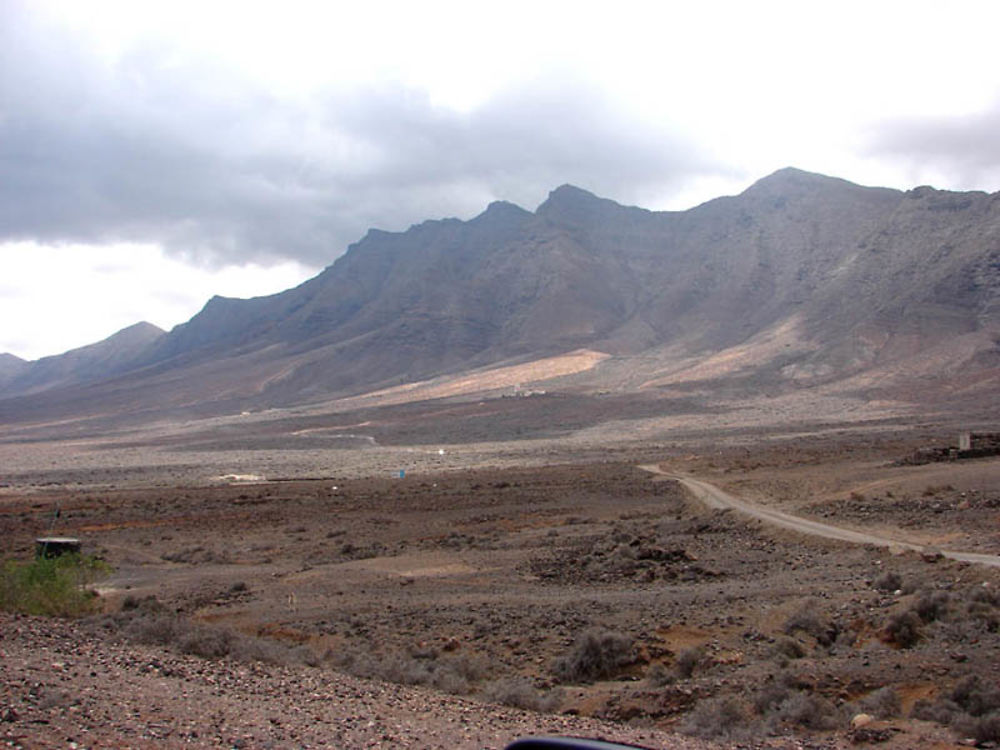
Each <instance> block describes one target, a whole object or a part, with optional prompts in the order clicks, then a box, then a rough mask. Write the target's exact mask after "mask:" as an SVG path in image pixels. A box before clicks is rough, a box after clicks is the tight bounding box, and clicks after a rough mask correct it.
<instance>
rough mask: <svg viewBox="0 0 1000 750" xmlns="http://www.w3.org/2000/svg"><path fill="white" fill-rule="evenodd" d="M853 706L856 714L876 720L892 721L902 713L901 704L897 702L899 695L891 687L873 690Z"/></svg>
mask: <svg viewBox="0 0 1000 750" xmlns="http://www.w3.org/2000/svg"><path fill="white" fill-rule="evenodd" d="M854 705H855V707H856V709H857V711H858V712H863V713H866V714H871V715H872V716H874V717H876V718H878V719H892V718H895V717H897V716H899V715H900V714H901V713H902V711H903V704H902V702H901V701H900V700H899V693H897V692H896V689H895V688H892V687H883V688H879V689H878V690H873V691H872V692H871V693H869V694H868V695H866V696H865V697H864V698H862V699H861V700H859V701H857V702H856V703H855V704H854Z"/></svg>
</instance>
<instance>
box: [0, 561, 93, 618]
mask: <svg viewBox="0 0 1000 750" xmlns="http://www.w3.org/2000/svg"><path fill="white" fill-rule="evenodd" d="M107 571H108V567H107V565H106V564H104V563H103V562H101V561H100V560H97V559H96V558H93V557H85V556H81V555H62V556H59V557H39V558H37V559H35V560H32V561H31V562H19V561H16V560H8V561H6V562H4V563H3V565H2V567H0V609H2V610H4V611H6V612H20V613H22V614H27V615H46V616H49V617H82V616H84V615H88V614H91V613H93V612H94V611H95V610H96V609H97V606H98V601H97V597H96V595H95V594H94V593H93V592H92V591H89V590H88V589H87V588H86V587H87V585H88V584H91V583H93V582H94V581H95V580H97V579H98V578H99V577H101V576H102V575H104V574H105V573H106V572H107Z"/></svg>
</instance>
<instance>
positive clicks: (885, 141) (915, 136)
mask: <svg viewBox="0 0 1000 750" xmlns="http://www.w3.org/2000/svg"><path fill="white" fill-rule="evenodd" d="M998 133H1000V98H998V99H997V100H996V101H995V103H994V104H993V106H992V107H989V108H987V109H985V110H983V111H981V112H978V113H976V114H973V115H965V116H962V117H920V118H896V119H893V120H889V121H885V122H882V123H880V124H879V126H878V127H877V129H875V130H873V133H872V136H871V140H870V144H869V150H870V153H871V154H873V155H876V156H888V157H890V158H892V159H898V160H901V161H903V162H904V163H906V164H907V165H908V167H909V171H910V173H911V174H913V175H914V176H915V177H917V176H923V177H924V179H927V177H928V176H930V177H931V180H933V176H934V175H938V176H940V177H941V178H943V179H945V180H946V181H947V182H949V183H955V182H957V183H960V184H966V185H979V184H991V183H995V182H996V178H997V175H998V174H1000V138H998V135H997V134H998Z"/></svg>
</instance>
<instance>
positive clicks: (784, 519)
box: [639, 464, 1000, 568]
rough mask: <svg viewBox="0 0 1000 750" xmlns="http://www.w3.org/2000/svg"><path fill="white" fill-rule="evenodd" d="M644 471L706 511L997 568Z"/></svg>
mask: <svg viewBox="0 0 1000 750" xmlns="http://www.w3.org/2000/svg"><path fill="white" fill-rule="evenodd" d="M639 468H640V469H642V470H644V471H648V472H650V473H651V474H655V475H657V476H660V477H664V478H667V479H673V480H675V481H677V482H680V483H681V484H682V485H683V486H684V487H685V488H686V489H687V490H688V491H689V492H690V493H691V494H692V495H693V496H694V497H695V498H696V499H697V500H698V501H700V502H702V503H704V504H705V505H706V506H707V507H709V508H718V509H723V508H725V509H730V510H735V511H739V512H740V513H743V514H744V515H747V516H750V517H751V518H756V519H758V520H760V521H763V522H765V523H769V524H772V525H774V526H779V527H781V528H784V529H790V530H792V531H798V532H800V533H802V534H811V535H812V536H819V537H824V538H826V539H839V540H841V541H844V542H854V543H856V544H874V545H875V546H878V547H897V548H900V549H908V550H915V551H917V552H932V553H940V554H941V555H944V556H945V557H948V558H951V559H952V560H960V561H962V562H968V563H976V564H977V565H989V566H992V567H995V568H1000V555H987V554H981V553H977V552H956V551H954V550H943V549H938V548H936V547H933V548H932V547H928V546H927V545H924V544H916V543H914V542H907V541H905V540H900V539H894V538H890V537H886V536H878V535H876V534H868V533H866V532H863V531H854V530H853V529H845V528H841V527H840V526H831V525H830V524H827V523H820V522H819V521H813V520H810V519H808V518H802V517H801V516H793V515H791V514H790V513H783V512H781V511H780V510H774V509H773V508H766V507H763V506H760V505H755V504H754V503H750V502H747V501H746V500H743V499H741V498H738V497H736V496H735V495H730V494H729V493H728V492H726V491H724V490H721V489H719V488H718V487H716V486H714V485H712V484H709V483H708V482H703V481H701V480H700V479H694V478H692V477H689V476H685V475H683V474H674V473H671V472H668V471H664V470H663V469H661V468H660V467H659V466H657V465H655V464H644V465H642V466H640V467H639Z"/></svg>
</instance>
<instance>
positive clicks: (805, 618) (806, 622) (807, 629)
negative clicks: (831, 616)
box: [784, 607, 840, 646]
mask: <svg viewBox="0 0 1000 750" xmlns="http://www.w3.org/2000/svg"><path fill="white" fill-rule="evenodd" d="M784 631H785V634H786V635H792V634H794V633H795V632H796V631H802V632H803V633H806V634H807V635H811V636H812V637H813V638H815V639H816V642H817V643H818V644H819V645H821V646H830V645H831V644H833V643H834V642H835V641H836V640H837V635H838V634H839V633H840V628H839V627H838V626H837V624H836V623H833V622H830V621H829V620H824V619H822V618H820V617H819V615H817V614H816V613H815V612H814V611H813V609H812V608H810V607H803V608H802V609H800V610H799V611H798V612H796V613H795V614H794V615H792V616H791V617H789V618H788V619H787V620H786V621H785V627H784Z"/></svg>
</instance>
